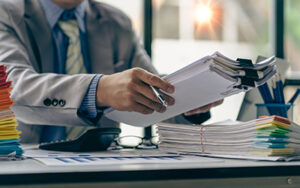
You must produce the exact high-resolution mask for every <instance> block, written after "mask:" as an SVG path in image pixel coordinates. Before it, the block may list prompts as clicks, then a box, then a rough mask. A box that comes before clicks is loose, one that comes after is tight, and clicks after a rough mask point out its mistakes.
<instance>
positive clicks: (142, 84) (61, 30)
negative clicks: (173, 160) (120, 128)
mask: <svg viewBox="0 0 300 188" xmlns="http://www.w3.org/2000/svg"><path fill="white" fill-rule="evenodd" d="M0 62H1V63H2V64H5V65H6V66H7V72H8V79H9V80H12V81H13V90H12V93H11V96H12V99H13V100H14V101H15V105H14V106H13V110H14V112H15V113H16V117H17V119H18V121H19V127H20V129H21V130H22V132H23V133H22V135H21V138H22V142H40V141H41V139H42V141H49V140H53V139H59V138H62V137H63V136H64V135H62V134H64V133H63V132H64V131H63V127H55V126H100V127H104V126H111V127H114V126H115V125H116V122H112V121H110V120H108V119H106V118H105V117H104V116H102V112H103V109H105V108H106V107H113V108H115V109H117V110H126V111H135V112H139V113H143V114H150V113H152V112H153V111H157V112H161V113H163V112H164V111H165V110H166V108H165V107H164V106H163V105H162V104H161V103H160V101H159V100H158V99H157V98H156V96H155V95H154V93H153V92H152V90H151V89H150V88H149V87H148V85H153V86H155V87H157V88H160V89H162V90H163V91H165V92H166V93H173V92H174V90H175V88H174V87H173V86H172V85H171V84H169V83H167V82H166V81H164V80H162V79H161V78H160V77H158V76H156V75H157V72H156V70H155V69H154V67H153V66H152V65H151V63H150V60H149V57H148V56H147V55H146V53H145V51H144V50H143V48H142V47H141V46H140V44H139V41H138V39H137V37H136V35H135V33H134V31H133V29H132V26H131V22H130V20H129V18H128V17H127V16H126V15H125V14H123V13H122V12H121V11H119V10H117V9H115V8H113V7H111V6H109V5H106V4H103V3H99V2H96V1H93V0H86V1H85V0H1V1H0ZM164 97H165V98H166V100H167V102H168V104H169V105H172V104H174V103H175V101H174V99H173V98H172V97H170V96H168V95H164ZM220 103H221V101H218V102H216V103H212V104H209V105H207V106H204V107H201V108H199V109H195V110H193V111H191V112H188V113H186V114H185V115H180V116H177V117H175V118H173V119H172V120H170V121H172V122H178V123H179V122H180V123H191V122H193V123H202V122H203V121H205V120H207V119H208V118H209V116H210V115H209V112H208V110H209V109H210V108H211V107H213V106H215V105H218V104H220ZM40 125H51V127H48V126H40ZM53 131H54V132H55V131H56V132H55V134H53ZM43 137H50V138H47V139H46V140H43Z"/></svg>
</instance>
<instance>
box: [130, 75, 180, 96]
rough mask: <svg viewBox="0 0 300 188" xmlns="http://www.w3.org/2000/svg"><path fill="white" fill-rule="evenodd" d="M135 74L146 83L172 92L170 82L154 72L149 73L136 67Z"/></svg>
mask: <svg viewBox="0 0 300 188" xmlns="http://www.w3.org/2000/svg"><path fill="white" fill-rule="evenodd" d="M135 74H136V76H137V77H138V78H139V79H140V80H142V81H143V82H144V83H146V84H149V85H151V86H154V87H157V88H159V89H162V90H163V91H165V92H167V93H173V92H174V86H172V85H171V84H170V83H168V82H167V81H165V80H163V79H161V78H160V77H158V76H156V75H154V74H151V73H149V72H147V71H145V70H142V69H137V70H136V73H135Z"/></svg>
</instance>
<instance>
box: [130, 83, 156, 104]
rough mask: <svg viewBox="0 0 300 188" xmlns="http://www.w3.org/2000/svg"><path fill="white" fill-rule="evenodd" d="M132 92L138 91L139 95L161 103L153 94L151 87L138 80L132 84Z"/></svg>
mask: <svg viewBox="0 0 300 188" xmlns="http://www.w3.org/2000/svg"><path fill="white" fill-rule="evenodd" d="M134 87H135V88H134V92H137V93H139V94H140V95H143V96H144V97H146V98H148V99H149V100H151V101H153V102H156V103H161V102H160V100H159V99H158V98H157V96H156V95H155V94H154V92H153V91H152V89H151V88H150V87H149V85H146V84H145V83H143V82H138V83H136V84H135V86H134Z"/></svg>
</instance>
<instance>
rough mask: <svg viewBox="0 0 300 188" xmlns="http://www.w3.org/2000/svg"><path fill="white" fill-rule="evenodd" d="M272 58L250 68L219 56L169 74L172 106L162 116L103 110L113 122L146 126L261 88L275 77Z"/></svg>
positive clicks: (159, 114) (248, 63) (244, 61)
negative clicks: (172, 91) (173, 90)
mask: <svg viewBox="0 0 300 188" xmlns="http://www.w3.org/2000/svg"><path fill="white" fill-rule="evenodd" d="M275 61H276V58H275V57H270V58H268V59H266V60H263V61H260V62H258V63H257V64H252V62H251V60H246V59H237V60H232V59H229V58H228V57H225V56H224V55H222V54H221V53H219V52H216V53H214V54H212V55H210V56H206V57H203V58H201V59H199V60H197V61H196V62H194V63H192V64H190V65H188V66H186V67H184V68H182V69H180V70H178V71H176V72H174V73H172V74H169V75H167V76H165V77H163V79H165V80H166V81H168V82H169V83H171V84H173V85H174V86H175V92H174V93H173V94H171V96H172V97H173V98H174V99H175V101H176V103H175V105H173V106H168V107H167V110H166V112H164V113H158V112H154V113H153V114H150V115H144V114H140V113H137V112H126V111H118V110H114V109H112V108H109V109H107V110H105V112H104V115H105V116H106V117H107V118H109V119H111V120H114V121H117V122H123V123H126V124H129V125H134V126H148V125H152V124H154V123H157V122H160V121H163V120H166V119H168V118H171V117H174V116H176V115H179V114H181V113H184V112H187V111H189V110H192V109H195V108H198V107H199V106H204V105H206V104H209V103H211V102H215V101H218V100H220V99H223V98H225V97H228V96H231V95H234V94H237V93H240V92H243V91H248V90H250V89H252V88H254V87H258V86H260V85H263V84H264V83H265V82H266V81H268V80H269V79H270V78H271V77H272V76H274V75H275V74H276V66H275V64H274V63H275Z"/></svg>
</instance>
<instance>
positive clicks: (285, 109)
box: [256, 103, 294, 121]
mask: <svg viewBox="0 0 300 188" xmlns="http://www.w3.org/2000/svg"><path fill="white" fill-rule="evenodd" d="M293 107H294V105H293V104H274V103H273V104H256V109H257V111H256V117H257V118H259V117H260V116H270V115H277V116H281V117H285V118H287V119H289V120H291V121H292V120H293Z"/></svg>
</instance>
